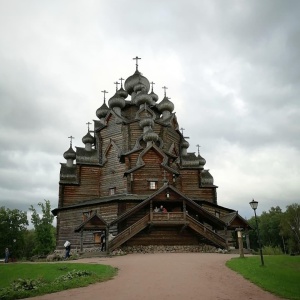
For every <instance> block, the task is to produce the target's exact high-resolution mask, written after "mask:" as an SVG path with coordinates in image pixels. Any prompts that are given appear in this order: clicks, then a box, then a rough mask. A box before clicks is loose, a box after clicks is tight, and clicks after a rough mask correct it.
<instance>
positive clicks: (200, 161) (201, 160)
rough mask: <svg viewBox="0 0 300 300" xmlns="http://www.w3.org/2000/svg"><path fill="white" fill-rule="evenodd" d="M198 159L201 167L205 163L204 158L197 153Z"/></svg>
mask: <svg viewBox="0 0 300 300" xmlns="http://www.w3.org/2000/svg"><path fill="white" fill-rule="evenodd" d="M198 159H199V166H200V167H201V168H203V167H204V165H205V164H206V160H205V159H204V158H203V157H202V156H201V155H200V154H198Z"/></svg>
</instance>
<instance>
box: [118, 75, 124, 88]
mask: <svg viewBox="0 0 300 300" xmlns="http://www.w3.org/2000/svg"><path fill="white" fill-rule="evenodd" d="M119 80H120V81H121V88H122V87H123V83H122V82H123V80H124V78H122V77H121V78H120V79H119Z"/></svg>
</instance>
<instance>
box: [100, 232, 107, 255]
mask: <svg viewBox="0 0 300 300" xmlns="http://www.w3.org/2000/svg"><path fill="white" fill-rule="evenodd" d="M105 249H106V238H105V232H104V231H103V232H102V234H101V251H105Z"/></svg>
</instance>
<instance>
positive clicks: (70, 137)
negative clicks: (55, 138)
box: [68, 135, 75, 147]
mask: <svg viewBox="0 0 300 300" xmlns="http://www.w3.org/2000/svg"><path fill="white" fill-rule="evenodd" d="M68 139H70V147H72V140H73V139H75V138H74V136H72V135H71V136H69V137H68Z"/></svg>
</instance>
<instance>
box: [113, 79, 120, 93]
mask: <svg viewBox="0 0 300 300" xmlns="http://www.w3.org/2000/svg"><path fill="white" fill-rule="evenodd" d="M114 84H115V85H116V91H117V90H118V85H119V84H120V83H119V82H118V81H116V82H114Z"/></svg>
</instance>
